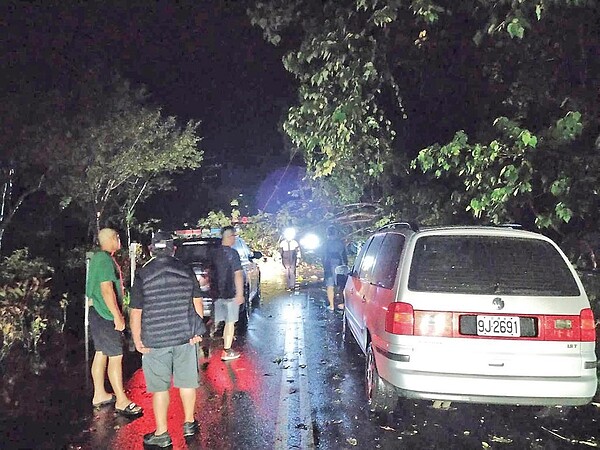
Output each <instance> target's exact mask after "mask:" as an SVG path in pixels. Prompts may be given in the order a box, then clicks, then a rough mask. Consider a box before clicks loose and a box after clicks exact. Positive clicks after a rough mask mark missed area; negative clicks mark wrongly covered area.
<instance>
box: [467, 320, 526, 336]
mask: <svg viewBox="0 0 600 450" xmlns="http://www.w3.org/2000/svg"><path fill="white" fill-rule="evenodd" d="M477 334H478V335H479V336H509V337H519V336H521V327H520V321H519V318H518V317H510V316H477Z"/></svg>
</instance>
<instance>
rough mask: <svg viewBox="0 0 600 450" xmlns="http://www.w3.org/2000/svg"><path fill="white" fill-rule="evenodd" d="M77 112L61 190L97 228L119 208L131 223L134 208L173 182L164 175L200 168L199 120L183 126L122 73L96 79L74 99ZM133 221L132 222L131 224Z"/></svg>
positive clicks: (73, 117)
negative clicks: (106, 79) (162, 111)
mask: <svg viewBox="0 0 600 450" xmlns="http://www.w3.org/2000/svg"><path fill="white" fill-rule="evenodd" d="M70 101H72V102H73V103H74V110H75V111H77V112H76V113H75V114H74V115H73V116H72V117H71V118H70V119H69V122H68V124H69V130H70V132H69V135H68V138H69V141H70V142H69V146H68V148H69V153H68V155H67V157H66V158H65V159H64V161H63V164H64V168H63V170H64V176H63V177H62V185H61V189H60V193H61V194H62V198H63V205H64V206H66V205H68V204H69V203H71V202H73V203H75V204H76V205H78V206H79V207H81V208H82V209H83V210H85V211H87V212H88V214H89V216H88V217H89V220H90V225H92V224H93V227H92V228H91V229H93V230H97V229H98V228H100V227H101V226H102V225H103V224H104V223H105V219H106V217H107V216H108V215H110V213H111V212H112V213H115V212H118V211H119V208H120V211H121V213H120V214H122V215H123V217H124V221H125V222H126V223H127V224H128V225H129V224H130V223H131V216H132V215H133V211H134V209H135V206H136V205H137V204H138V203H139V202H140V201H143V200H144V199H146V198H147V197H148V196H149V195H150V194H151V193H153V192H154V191H156V190H157V189H165V188H167V187H168V186H169V180H168V178H165V175H168V174H170V173H174V172H177V171H181V170H184V169H194V168H197V167H199V166H200V164H201V162H202V159H203V152H202V151H201V150H200V149H198V142H199V140H200V138H199V137H198V135H197V134H196V129H197V127H198V125H199V123H197V122H188V123H187V124H186V126H185V127H183V128H181V127H180V126H179V125H178V124H177V121H176V119H175V117H166V118H165V117H163V116H162V113H161V111H160V109H159V108H156V107H152V106H150V105H148V104H147V103H148V102H147V96H146V93H145V91H144V90H143V89H136V88H133V87H131V86H130V85H129V83H128V82H127V81H125V80H123V79H120V78H119V77H116V78H114V79H110V80H109V81H108V82H102V81H100V80H98V79H96V78H94V79H92V80H91V81H90V82H89V83H85V84H83V85H82V86H81V90H79V91H75V92H74V93H73V95H72V97H71V98H70ZM128 220H129V222H127V221H128Z"/></svg>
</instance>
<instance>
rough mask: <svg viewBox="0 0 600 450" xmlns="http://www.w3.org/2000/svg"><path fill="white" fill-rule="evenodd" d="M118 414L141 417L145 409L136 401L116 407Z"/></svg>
mask: <svg viewBox="0 0 600 450" xmlns="http://www.w3.org/2000/svg"><path fill="white" fill-rule="evenodd" d="M115 412H116V413H117V414H121V415H122V416H125V417H139V416H141V415H142V414H144V410H143V409H142V407H141V406H140V405H136V404H135V403H134V402H131V403H129V405H127V406H126V407H125V408H123V409H119V408H115Z"/></svg>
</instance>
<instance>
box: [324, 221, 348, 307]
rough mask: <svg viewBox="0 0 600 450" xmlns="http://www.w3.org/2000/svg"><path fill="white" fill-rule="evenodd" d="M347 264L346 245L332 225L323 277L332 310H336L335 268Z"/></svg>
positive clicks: (325, 253)
mask: <svg viewBox="0 0 600 450" xmlns="http://www.w3.org/2000/svg"><path fill="white" fill-rule="evenodd" d="M347 264H348V254H347V253H346V246H345V245H344V243H343V242H342V240H341V239H340V237H339V232H338V230H337V228H335V227H334V226H333V225H332V226H330V227H328V228H327V240H326V241H325V245H324V246H323V278H324V281H325V287H326V289H327V300H328V302H329V306H328V307H327V308H328V309H329V310H330V311H333V310H334V304H333V303H334V300H335V287H336V284H337V283H336V281H337V280H336V278H337V276H336V273H335V269H336V267H337V266H341V265H347ZM342 305H343V304H342ZM342 305H340V308H343V306H342Z"/></svg>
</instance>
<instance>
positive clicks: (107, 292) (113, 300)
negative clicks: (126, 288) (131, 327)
mask: <svg viewBox="0 0 600 450" xmlns="http://www.w3.org/2000/svg"><path fill="white" fill-rule="evenodd" d="M100 292H101V293H102V298H103V299H104V303H106V306H107V308H108V309H109V311H110V312H111V313H112V315H113V317H114V319H113V321H114V323H115V330H117V331H123V330H124V329H125V318H124V317H123V314H122V313H121V310H120V309H119V305H118V304H117V296H116V295H115V289H114V286H113V282H112V281H102V282H101V283H100Z"/></svg>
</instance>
